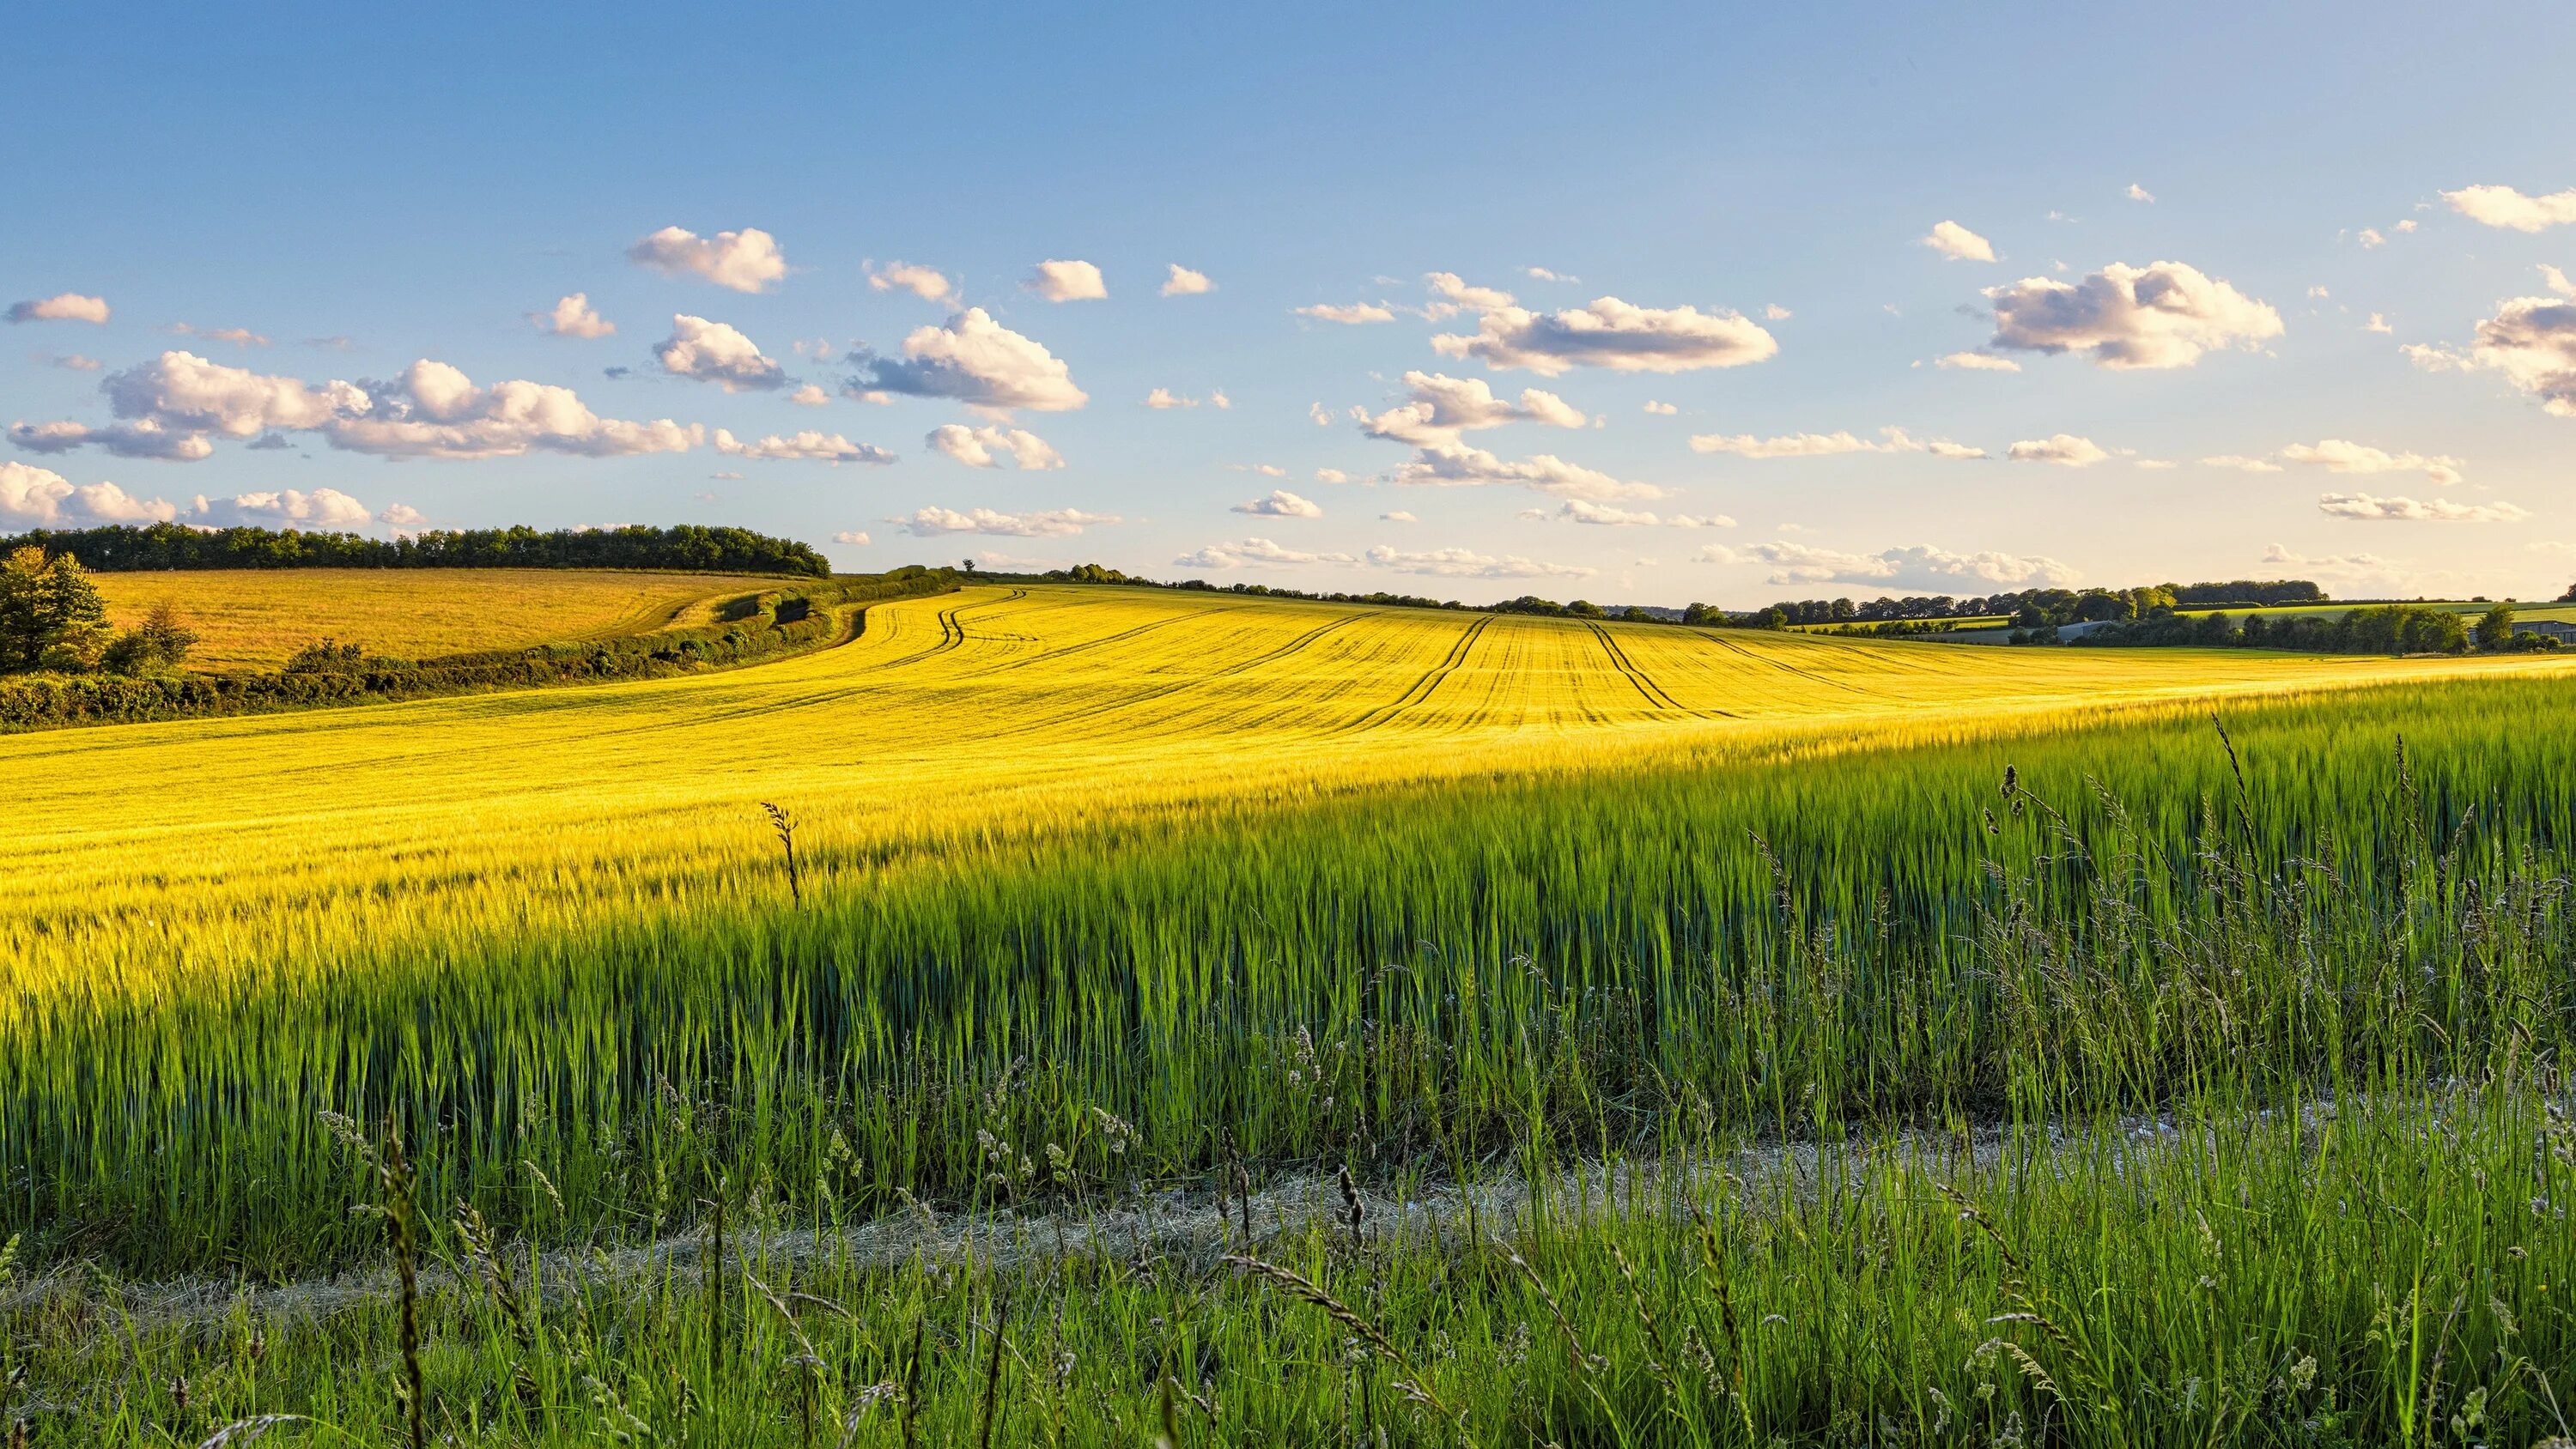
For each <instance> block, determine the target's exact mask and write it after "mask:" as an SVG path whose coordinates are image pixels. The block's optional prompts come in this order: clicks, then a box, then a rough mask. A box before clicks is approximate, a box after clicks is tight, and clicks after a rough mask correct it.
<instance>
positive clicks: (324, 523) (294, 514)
mask: <svg viewBox="0 0 2576 1449" xmlns="http://www.w3.org/2000/svg"><path fill="white" fill-rule="evenodd" d="M197 512H198V513H200V514H204V515H206V516H207V517H208V519H209V520H211V521H214V522H217V523H222V524H244V523H258V524H276V523H294V524H311V525H314V526H316V527H320V528H364V527H366V526H367V525H368V524H370V523H373V522H375V519H376V515H375V514H374V512H373V511H371V510H370V509H369V508H368V507H367V505H365V504H363V503H360V502H359V501H358V500H357V499H355V498H352V497H350V496H349V495H348V494H346V493H343V492H341V491H340V490H339V489H337V488H316V489H314V490H313V491H312V492H310V493H301V492H298V491H296V490H295V489H292V488H286V489H281V490H279V491H277V492H274V493H237V494H234V495H233V497H232V499H231V500H230V501H229V502H216V503H209V502H207V501H206V500H205V499H203V498H200V499H198V500H197Z"/></svg>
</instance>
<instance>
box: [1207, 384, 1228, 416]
mask: <svg viewBox="0 0 2576 1449" xmlns="http://www.w3.org/2000/svg"><path fill="white" fill-rule="evenodd" d="M1208 406H1209V407H1212V408H1214V409H1216V410H1217V411H1218V412H1224V411H1226V410H1228V409H1229V408H1232V407H1233V406H1234V399H1232V398H1230V397H1227V396H1226V395H1225V389H1224V388H1221V387H1220V388H1211V389H1210V390H1209V391H1208Z"/></svg>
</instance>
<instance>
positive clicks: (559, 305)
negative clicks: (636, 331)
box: [528, 292, 617, 339]
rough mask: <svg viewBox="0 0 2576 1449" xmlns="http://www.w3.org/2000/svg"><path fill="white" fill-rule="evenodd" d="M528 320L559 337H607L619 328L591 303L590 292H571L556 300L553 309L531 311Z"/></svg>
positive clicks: (543, 330)
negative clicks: (549, 310) (602, 315)
mask: <svg viewBox="0 0 2576 1449" xmlns="http://www.w3.org/2000/svg"><path fill="white" fill-rule="evenodd" d="M528 320H529V321H531V322H534V323H536V324H537V330H538V331H540V332H551V333H553V334H554V335H556V336H557V337H579V338H583V339H589V338H594V337H606V336H607V335H608V334H610V333H612V332H614V331H616V330H617V324H616V323H614V322H611V321H608V320H607V319H605V318H603V317H601V316H600V315H599V312H598V310H597V309H596V308H594V307H592V306H591V305H590V294H589V293H588V292H574V293H571V294H569V295H567V296H566V297H564V298H563V299H562V300H561V301H558V302H556V303H555V308H554V310H553V311H551V312H531V313H529V314H528Z"/></svg>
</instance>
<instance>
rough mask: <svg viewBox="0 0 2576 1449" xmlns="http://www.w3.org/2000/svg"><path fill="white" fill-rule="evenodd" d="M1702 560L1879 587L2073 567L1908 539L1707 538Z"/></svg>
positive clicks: (2059, 572)
mask: <svg viewBox="0 0 2576 1449" xmlns="http://www.w3.org/2000/svg"><path fill="white" fill-rule="evenodd" d="M1698 557H1699V559H1700V560H1701V561H1702V562H1706V563H1718V564H1741V563H1764V564H1769V565H1770V566H1771V568H1772V572H1771V574H1770V576H1769V577H1768V579H1767V580H1766V582H1769V583H1774V584H1821V583H1834V582H1849V583H1872V584H1879V585H1882V586H1885V587H1893V588H1909V589H1926V590H1937V591H1942V592H1948V591H1951V590H1953V589H1955V588H1957V587H1959V586H1963V585H1972V586H1977V587H1982V588H1992V587H1999V586H2000V587H2007V588H2029V587H2034V586H2037V585H2041V584H2046V585H2050V586H2053V587H2054V586H2063V585H2066V584H2071V583H2073V582H2074V581H2075V579H2076V577H2077V575H2076V573H2075V571H2074V570H2073V569H2071V568H2068V567H2067V566H2066V565H2064V564H2062V563H2059V562H2058V561H2057V560H2055V559H2053V558H2047V557H2043V556H2038V555H2031V556H2027V557H2025V556H2023V555H2019V554H2009V553H2000V552H1996V551H1994V550H1991V549H1989V550H1984V551H1981V552H1978V553H1953V552H1951V551H1950V550H1948V549H1943V548H1933V547H1930V546H1928V545H1923V544H1913V545H1908V546H1905V547H1901V548H1891V549H1887V550H1884V551H1882V552H1879V553H1871V554H1860V553H1844V552H1841V551H1840V550H1837V549H1829V548H1818V547H1816V546H1814V545H1812V544H1804V543H1790V542H1779V543H1754V544H1745V545H1742V546H1740V547H1736V546H1730V545H1727V544H1722V543H1712V544H1709V545H1707V546H1705V547H1703V548H1701V549H1700V551H1699V554H1698Z"/></svg>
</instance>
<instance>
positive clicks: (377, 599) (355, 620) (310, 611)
mask: <svg viewBox="0 0 2576 1449" xmlns="http://www.w3.org/2000/svg"><path fill="white" fill-rule="evenodd" d="M92 581H93V582H95V583H96V584H97V585H98V587H99V592H100V594H102V595H103V596H104V597H105V599H106V601H107V612H108V622H109V623H111V624H112V625H114V626H115V627H117V628H120V629H122V628H128V627H131V626H132V625H134V624H136V623H138V622H140V621H141V620H142V618H143V616H144V615H145V614H146V613H148V612H150V610H151V608H152V606H153V605H155V604H159V603H165V602H166V603H168V604H169V605H170V606H171V607H172V608H175V609H177V610H178V611H179V614H180V616H181V617H182V618H183V619H185V620H186V621H187V624H188V627H189V628H191V629H194V630H195V631H196V632H197V633H198V635H199V636H200V637H199V639H198V643H197V647H196V648H195V649H194V650H193V651H192V652H191V653H190V655H189V659H188V667H189V668H191V669H196V670H206V671H219V670H265V669H275V668H277V667H278V666H279V665H281V664H284V663H285V662H286V660H287V658H288V657H289V656H291V655H292V654H294V653H295V651H296V650H298V649H301V648H303V647H304V646H305V645H307V644H310V643H312V642H314V641H315V640H317V639H321V638H324V637H326V636H327V637H330V638H335V639H338V640H340V641H341V642H343V643H348V642H352V641H354V642H356V643H359V644H363V645H364V646H365V647H366V649H367V651H368V652H369V653H372V654H382V655H386V656H389V657H391V658H395V659H412V660H419V659H429V658H435V657H437V656H439V655H442V654H463V653H470V652H474V651H478V650H486V649H511V648H522V647H526V646H530V645H535V644H545V643H553V642H557V641H563V640H579V639H600V638H607V637H609V636H612V635H622V634H640V633H646V632H649V631H651V630H655V629H661V628H668V627H677V626H683V625H691V624H702V623H712V622H714V618H713V613H712V611H713V610H714V609H715V608H717V607H720V601H721V600H724V599H731V598H737V597H740V596H741V595H744V594H748V593H760V592H764V591H767V590H772V589H776V588H777V587H778V586H779V580H778V579H777V578H775V577H749V576H726V575H716V574H685V573H646V572H629V571H622V570H607V569H598V570H592V569H241V570H196V571H182V572H163V573H109V574H95V575H92Z"/></svg>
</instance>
